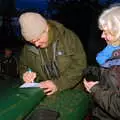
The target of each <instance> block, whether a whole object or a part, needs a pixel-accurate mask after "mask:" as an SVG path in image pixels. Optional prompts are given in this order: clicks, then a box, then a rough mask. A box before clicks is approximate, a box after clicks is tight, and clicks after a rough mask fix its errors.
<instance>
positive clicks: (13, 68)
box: [0, 48, 18, 77]
mask: <svg viewBox="0 0 120 120" xmlns="http://www.w3.org/2000/svg"><path fill="white" fill-rule="evenodd" d="M0 73H1V74H2V75H5V76H10V77H17V75H18V61H17V59H16V57H15V56H14V55H13V51H12V49H10V48H5V50H4V56H3V57H2V58H1V60H0Z"/></svg>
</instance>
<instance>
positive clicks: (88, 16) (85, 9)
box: [0, 0, 115, 64]
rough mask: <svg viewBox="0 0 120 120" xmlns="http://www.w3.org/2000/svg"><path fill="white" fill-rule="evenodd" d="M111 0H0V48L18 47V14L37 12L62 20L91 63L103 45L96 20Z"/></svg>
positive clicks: (112, 1) (19, 42)
mask: <svg viewBox="0 0 120 120" xmlns="http://www.w3.org/2000/svg"><path fill="white" fill-rule="evenodd" d="M112 3H115V0H0V50H2V49H4V48H5V47H11V48H14V49H15V50H18V49H19V47H21V46H22V45H23V44H24V42H23V41H22V40H20V39H21V34H20V29H19V23H18V17H19V15H20V14H21V13H23V12H26V11H34V12H39V13H41V14H42V15H43V16H44V17H46V18H47V19H54V20H57V21H59V22H61V23H63V24H64V25H65V26H66V27H68V28H69V29H71V30H72V31H74V32H75V33H76V34H77V35H78V36H79V37H80V40H81V41H82V43H83V45H84V48H85V51H86V53H87V57H88V63H89V64H94V63H95V62H96V61H95V56H96V54H97V52H98V51H100V50H101V49H103V47H104V46H105V43H104V40H101V39H100V31H99V29H98V25H97V19H98V16H99V15H100V13H101V11H102V10H103V9H105V8H107V7H108V6H109V5H110V4H112Z"/></svg>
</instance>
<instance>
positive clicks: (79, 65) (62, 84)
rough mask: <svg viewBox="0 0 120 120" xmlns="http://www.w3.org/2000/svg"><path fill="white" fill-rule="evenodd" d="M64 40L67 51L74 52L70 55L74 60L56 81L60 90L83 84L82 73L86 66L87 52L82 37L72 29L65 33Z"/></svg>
mask: <svg viewBox="0 0 120 120" xmlns="http://www.w3.org/2000/svg"><path fill="white" fill-rule="evenodd" d="M63 41H64V43H63V44H64V49H66V50H65V51H67V52H69V53H70V54H71V53H72V54H71V55H69V57H70V58H69V59H71V60H72V62H71V64H69V65H68V67H67V68H66V69H65V70H64V72H63V73H62V74H61V76H60V79H59V80H56V81H55V84H56V85H57V87H58V89H59V91H62V90H64V89H69V88H74V87H76V86H77V85H78V84H80V83H81V84H82V79H81V78H82V75H81V74H82V70H83V69H84V68H85V67H86V54H85V51H84V48H83V46H82V43H81V41H80V39H79V38H78V37H77V36H76V35H75V34H74V33H72V31H68V34H65V35H64V38H63Z"/></svg>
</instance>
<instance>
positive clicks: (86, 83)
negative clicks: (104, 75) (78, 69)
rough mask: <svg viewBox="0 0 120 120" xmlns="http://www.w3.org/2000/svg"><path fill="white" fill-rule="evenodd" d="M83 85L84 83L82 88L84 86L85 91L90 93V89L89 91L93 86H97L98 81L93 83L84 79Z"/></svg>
mask: <svg viewBox="0 0 120 120" xmlns="http://www.w3.org/2000/svg"><path fill="white" fill-rule="evenodd" d="M83 83H84V86H85V88H86V90H87V91H88V92H91V91H90V89H91V88H92V87H93V86H94V85H96V84H98V83H99V81H95V82H94V81H86V79H85V78H84V81H83Z"/></svg>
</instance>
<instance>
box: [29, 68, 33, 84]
mask: <svg viewBox="0 0 120 120" xmlns="http://www.w3.org/2000/svg"><path fill="white" fill-rule="evenodd" d="M28 72H32V69H31V68H28ZM33 82H34V81H33V80H32V83H33Z"/></svg>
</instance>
